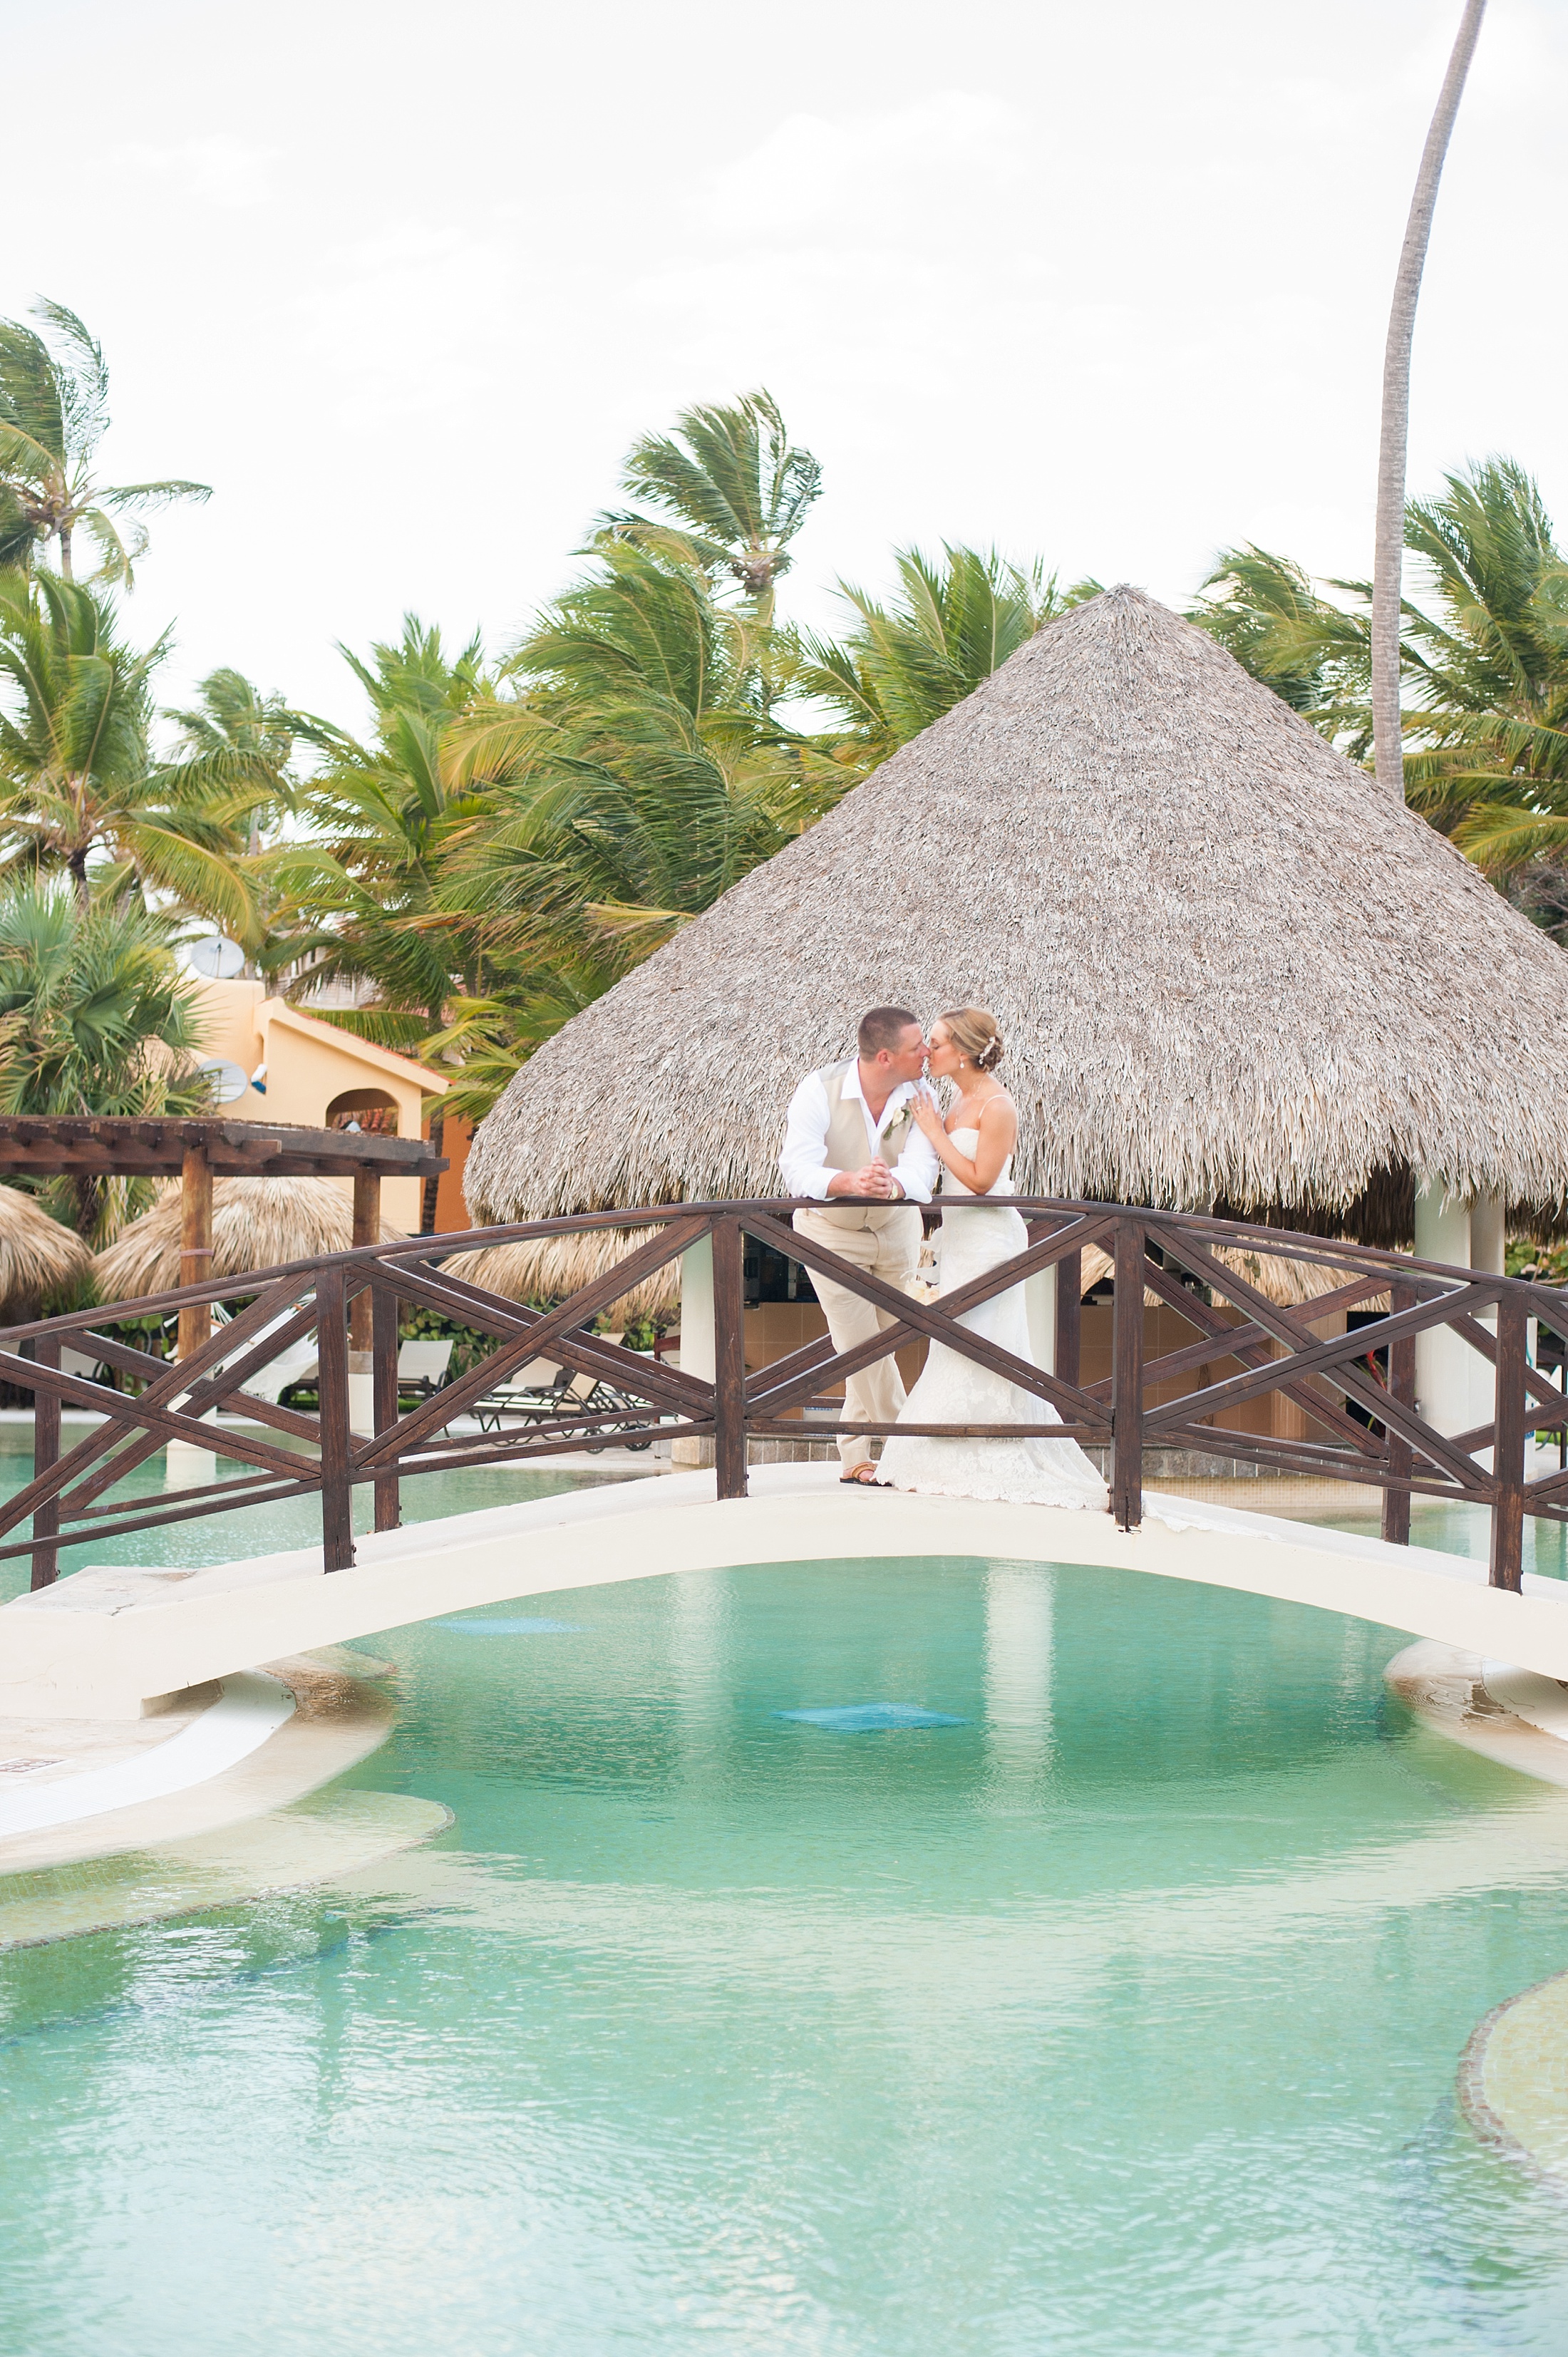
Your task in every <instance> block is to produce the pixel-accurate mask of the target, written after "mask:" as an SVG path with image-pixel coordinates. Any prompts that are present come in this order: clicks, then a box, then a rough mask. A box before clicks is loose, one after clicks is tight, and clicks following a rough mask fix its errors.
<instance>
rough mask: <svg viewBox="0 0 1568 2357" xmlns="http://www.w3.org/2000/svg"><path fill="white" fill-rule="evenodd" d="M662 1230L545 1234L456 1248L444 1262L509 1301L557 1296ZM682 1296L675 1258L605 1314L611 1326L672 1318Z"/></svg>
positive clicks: (588, 1279) (571, 1290)
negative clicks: (520, 1240)
mask: <svg viewBox="0 0 1568 2357" xmlns="http://www.w3.org/2000/svg"><path fill="white" fill-rule="evenodd" d="M658 1232H659V1231H658V1229H657V1228H639V1230H638V1232H637V1233H636V1235H635V1236H630V1237H628V1235H627V1234H626V1232H625V1231H624V1230H622V1229H619V1228H595V1229H591V1230H590V1231H589V1232H587V1233H586V1234H585V1235H575V1236H565V1237H561V1238H559V1239H557V1238H554V1237H545V1238H544V1239H542V1241H541V1242H540V1243H513V1244H492V1245H491V1246H490V1247H489V1250H488V1251H480V1252H466V1253H454V1254H453V1255H452V1258H451V1259H450V1260H449V1261H446V1263H445V1264H444V1266H445V1267H446V1271H447V1273H448V1274H449V1275H453V1276H460V1277H462V1278H464V1279H465V1280H466V1282H467V1284H469V1285H482V1286H485V1287H486V1288H487V1289H488V1290H489V1292H491V1293H502V1294H505V1296H506V1297H507V1298H508V1300H509V1301H542V1300H556V1299H559V1298H560V1297H562V1296H563V1295H564V1294H568V1293H575V1292H577V1291H578V1289H579V1288H580V1287H581V1286H585V1285H591V1284H592V1283H593V1281H594V1279H595V1277H596V1276H597V1275H599V1273H600V1271H601V1270H602V1269H606V1268H610V1267H613V1266H614V1265H615V1263H616V1262H617V1261H618V1260H623V1259H624V1258H625V1256H626V1254H628V1252H632V1251H635V1250H636V1248H637V1246H638V1245H639V1244H644V1243H647V1242H648V1241H649V1239H650V1237H651V1236H655V1235H657V1234H658ZM680 1299H681V1264H680V1262H679V1261H678V1260H672V1261H671V1262H669V1263H668V1264H667V1265H666V1266H664V1267H663V1268H660V1269H656V1270H655V1271H654V1273H653V1275H651V1276H650V1277H645V1278H644V1280H643V1282H642V1283H641V1284H640V1285H634V1286H633V1287H632V1289H631V1291H630V1292H629V1293H623V1294H622V1295H621V1297H620V1299H619V1300H618V1301H612V1302H611V1303H610V1305H609V1308H607V1310H606V1312H605V1316H606V1318H607V1321H608V1323H609V1324H610V1325H611V1326H629V1325H630V1324H631V1323H632V1322H633V1321H634V1320H637V1319H641V1318H663V1317H667V1316H668V1315H669V1314H670V1313H671V1311H672V1310H674V1309H675V1308H676V1307H677V1306H678V1304H679V1302H680Z"/></svg>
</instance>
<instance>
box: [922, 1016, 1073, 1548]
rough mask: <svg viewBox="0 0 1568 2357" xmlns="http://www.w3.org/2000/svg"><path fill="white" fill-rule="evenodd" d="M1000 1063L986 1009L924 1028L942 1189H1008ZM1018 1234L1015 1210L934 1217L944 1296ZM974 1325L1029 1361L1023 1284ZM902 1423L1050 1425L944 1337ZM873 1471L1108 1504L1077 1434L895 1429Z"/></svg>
mask: <svg viewBox="0 0 1568 2357" xmlns="http://www.w3.org/2000/svg"><path fill="white" fill-rule="evenodd" d="M1001 1061H1002V1034H1001V1032H1000V1030H999V1029H998V1028H997V1024H996V1017H994V1016H993V1014H991V1013H990V1012H989V1011H988V1009H986V1008H985V1007H983V1006H961V1007H959V1008H956V1009H955V1010H954V1011H953V1012H952V1013H951V1014H949V1015H944V1016H942V1017H940V1019H939V1020H938V1021H937V1022H935V1023H933V1024H932V1026H931V1046H930V1056H929V1069H930V1071H931V1073H932V1075H933V1077H935V1078H937V1079H939V1080H950V1081H952V1082H953V1083H954V1084H955V1086H956V1087H957V1089H958V1092H959V1093H958V1100H957V1102H956V1103H955V1104H954V1105H953V1108H952V1111H951V1112H950V1114H949V1115H948V1118H947V1122H946V1124H945V1125H944V1124H943V1121H942V1117H941V1115H940V1113H939V1112H938V1110H937V1106H936V1103H935V1100H934V1099H933V1098H932V1097H931V1096H930V1095H929V1093H927V1092H922V1093H921V1094H919V1095H918V1096H917V1097H916V1099H915V1102H914V1108H913V1110H914V1115H915V1119H916V1120H917V1122H918V1124H919V1125H920V1128H921V1129H922V1130H923V1131H924V1133H925V1135H927V1137H929V1139H930V1142H931V1144H932V1145H933V1146H935V1148H936V1150H937V1153H938V1154H939V1155H940V1157H941V1160H942V1163H943V1166H944V1168H945V1172H946V1176H945V1177H944V1179H943V1180H942V1189H943V1192H944V1193H945V1194H947V1195H949V1196H953V1195H970V1196H973V1195H992V1194H996V1195H1006V1194H1010V1193H1011V1192H1012V1183H1013V1148H1014V1146H1015V1143H1016V1141H1017V1136H1018V1108H1017V1106H1016V1105H1015V1103H1014V1102H1013V1100H1012V1098H1011V1097H1010V1096H1009V1095H1008V1093H1007V1092H1006V1090H1005V1089H1004V1087H1003V1085H1002V1083H1001V1082H1000V1081H997V1080H993V1078H992V1074H993V1072H994V1071H995V1069H996V1067H997V1065H998V1064H999V1063H1000V1062H1001ZM1025 1244H1026V1229H1025V1226H1024V1222H1023V1221H1022V1220H1021V1219H1020V1218H1019V1216H1018V1214H1017V1212H1016V1211H1012V1210H1010V1209H1009V1208H1007V1207H1006V1206H1005V1205H1004V1204H998V1205H997V1206H996V1208H995V1209H994V1210H987V1211H952V1212H949V1211H943V1213H942V1224H941V1229H940V1234H939V1237H938V1243H937V1249H938V1253H939V1254H940V1274H941V1290H942V1292H944V1293H952V1292H955V1291H956V1290H957V1288H958V1287H959V1286H961V1285H967V1284H968V1283H969V1282H970V1280H971V1279H972V1277H977V1276H982V1275H984V1273H985V1271H986V1270H987V1269H991V1268H994V1267H996V1265H998V1263H999V1262H1001V1261H1004V1260H1011V1259H1012V1258H1013V1257H1014V1256H1015V1254H1018V1253H1021V1252H1022V1251H1023V1250H1024V1248H1025ZM959 1323H960V1325H961V1326H967V1327H968V1328H969V1329H970V1330H971V1332H972V1333H974V1334H979V1335H982V1336H983V1337H984V1339H985V1340H987V1341H989V1342H995V1343H998V1344H1000V1346H1001V1347H1002V1349H1003V1350H1004V1351H1012V1353H1013V1354H1014V1356H1015V1358H1019V1359H1024V1360H1026V1361H1028V1362H1029V1363H1030V1364H1031V1365H1033V1364H1034V1363H1035V1361H1034V1353H1033V1352H1032V1351H1031V1350H1030V1348H1029V1329H1028V1320H1027V1318H1026V1313H1025V1308H1024V1293H1023V1288H1022V1286H1012V1287H1010V1288H1009V1290H1008V1291H1007V1292H1005V1293H996V1294H993V1296H992V1297H991V1299H990V1300H989V1301H984V1302H982V1303H981V1305H980V1307H979V1308H977V1309H966V1310H965V1311H964V1312H963V1313H962V1315H961V1318H960V1319H959ZM898 1421H899V1423H900V1424H1059V1423H1060V1421H1061V1418H1060V1417H1059V1416H1058V1414H1057V1412H1056V1409H1055V1408H1054V1407H1052V1406H1051V1405H1050V1403H1049V1402H1048V1401H1047V1400H1044V1399H1041V1398H1040V1397H1039V1395H1038V1394H1036V1393H1031V1392H1024V1391H1020V1390H1019V1389H1018V1388H1017V1387H1016V1385H1015V1384H1013V1383H1009V1382H1008V1380H1007V1378H1006V1376H1005V1375H998V1374H993V1373H992V1372H991V1370H990V1369H989V1368H987V1367H983V1366H981V1365H980V1364H979V1362H978V1361H976V1360H973V1359H966V1358H964V1357H963V1356H962V1355H961V1353H960V1352H959V1351H953V1350H950V1349H949V1348H948V1346H947V1345H946V1344H945V1343H943V1342H933V1343H932V1344H931V1346H930V1351H929V1356H928V1358H927V1360H926V1365H925V1370H924V1372H923V1373H922V1374H921V1376H920V1379H919V1381H918V1383H917V1384H916V1385H915V1388H914V1390H913V1391H912V1392H911V1393H910V1394H909V1396H908V1400H906V1402H905V1404H904V1405H903V1407H902V1408H901V1409H900V1410H899V1414H898ZM876 1470H877V1475H878V1478H879V1480H880V1482H881V1485H882V1486H883V1487H884V1488H886V1489H890V1490H920V1491H931V1492H934V1493H935V1494H936V1495H938V1496H942V1497H956V1498H1006V1499H1016V1500H1018V1501H1021V1502H1027V1503H1030V1504H1036V1505H1043V1506H1086V1507H1097V1508H1101V1509H1103V1508H1104V1507H1105V1505H1106V1504H1107V1496H1106V1489H1105V1484H1104V1482H1103V1481H1102V1480H1101V1478H1100V1476H1099V1474H1098V1473H1097V1472H1096V1471H1095V1469H1094V1468H1093V1466H1092V1465H1091V1464H1090V1460H1089V1458H1087V1457H1086V1456H1085V1455H1084V1453H1083V1451H1082V1449H1081V1448H1079V1445H1078V1443H1077V1442H1076V1441H1075V1440H1031V1439H1027V1438H1022V1439H1018V1440H960V1439H951V1440H940V1439H931V1438H924V1439H923V1438H920V1437H918V1436H917V1435H913V1434H911V1435H910V1436H909V1437H908V1438H907V1439H906V1438H905V1437H902V1436H901V1435H895V1437H893V1438H891V1439H890V1440H888V1441H886V1443H885V1444H884V1447H883V1450H882V1461H881V1463H880V1464H879V1465H878V1467H877V1469H876Z"/></svg>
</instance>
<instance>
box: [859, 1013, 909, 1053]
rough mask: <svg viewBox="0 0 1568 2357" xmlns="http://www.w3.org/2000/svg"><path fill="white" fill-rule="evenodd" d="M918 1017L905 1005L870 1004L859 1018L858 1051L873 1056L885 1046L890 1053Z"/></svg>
mask: <svg viewBox="0 0 1568 2357" xmlns="http://www.w3.org/2000/svg"><path fill="white" fill-rule="evenodd" d="M919 1020H920V1018H919V1017H918V1015H912V1014H911V1013H910V1011H909V1009H908V1007H907V1006H871V1007H868V1008H867V1009H866V1011H865V1014H864V1015H863V1016H862V1017H861V1018H860V1052H861V1054H862V1055H863V1056H875V1054H876V1053H877V1051H878V1049H882V1048H886V1049H887V1051H888V1053H889V1054H890V1055H891V1054H892V1053H893V1052H894V1050H895V1049H897V1045H898V1042H899V1040H900V1039H902V1038H903V1036H904V1034H905V1032H906V1031H907V1030H908V1028H909V1026H910V1024H911V1023H913V1024H916V1025H918V1023H919Z"/></svg>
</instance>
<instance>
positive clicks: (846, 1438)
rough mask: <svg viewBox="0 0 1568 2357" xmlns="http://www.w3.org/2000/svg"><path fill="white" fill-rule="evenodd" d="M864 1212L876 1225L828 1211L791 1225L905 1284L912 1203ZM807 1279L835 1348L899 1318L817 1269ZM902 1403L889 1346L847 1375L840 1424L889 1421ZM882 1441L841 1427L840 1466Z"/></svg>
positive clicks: (910, 1260)
mask: <svg viewBox="0 0 1568 2357" xmlns="http://www.w3.org/2000/svg"><path fill="white" fill-rule="evenodd" d="M866 1217H868V1218H869V1219H872V1220H875V1222H877V1224H876V1225H875V1227H854V1228H851V1227H842V1226H841V1225H840V1224H839V1222H837V1220H835V1219H834V1218H833V1217H832V1214H831V1213H829V1212H826V1211H797V1212H796V1214H795V1225H796V1227H797V1228H798V1229H799V1231H800V1234H801V1235H803V1236H810V1238H811V1242H812V1243H817V1244H825V1245H826V1246H827V1248H828V1250H829V1252H836V1253H838V1254H842V1256H843V1258H844V1259H845V1260H847V1261H851V1262H853V1263H854V1266H855V1267H856V1268H864V1269H865V1270H866V1271H867V1273H868V1274H869V1275H872V1276H879V1277H880V1278H881V1279H882V1281H883V1283H884V1284H885V1285H893V1286H903V1285H904V1284H905V1283H906V1282H907V1280H908V1278H909V1277H911V1276H912V1275H914V1273H915V1269H916V1266H917V1265H918V1261H919V1257H920V1237H921V1232H922V1228H921V1220H920V1214H919V1211H918V1209H917V1207H916V1206H915V1205H914V1204H913V1203H898V1204H893V1205H890V1206H889V1207H888V1209H887V1210H886V1211H872V1212H869V1213H867V1214H866ZM811 1283H812V1285H813V1286H815V1288H816V1294H817V1298H818V1300H819V1301H820V1302H821V1303H822V1308H823V1311H824V1312H825V1314H826V1317H827V1321H828V1333H829V1335H830V1337H831V1338H832V1346H833V1348H834V1350H835V1351H853V1350H854V1346H855V1344H856V1343H857V1342H864V1341H866V1340H869V1338H870V1337H871V1336H872V1335H873V1334H878V1333H881V1332H882V1331H883V1330H884V1329H886V1327H889V1326H892V1325H894V1324H896V1323H897V1320H896V1319H895V1318H893V1317H892V1316H891V1314H890V1313H889V1312H888V1311H887V1310H886V1309H879V1308H877V1307H876V1305H875V1303H874V1302H870V1301H867V1300H865V1297H863V1296H862V1295H860V1294H858V1293H852V1292H851V1291H850V1290H849V1287H848V1286H843V1285H835V1284H834V1283H833V1281H832V1277H830V1276H822V1275H819V1274H818V1273H817V1271H816V1270H815V1269H813V1270H812V1271H811ZM903 1405H904V1385H903V1383H902V1381H901V1380H900V1378H899V1373H898V1362H897V1360H896V1359H895V1358H894V1356H893V1354H892V1352H891V1351H889V1352H888V1354H887V1356H886V1358H885V1359H877V1360H875V1361H874V1362H873V1364H872V1365H870V1366H869V1367H863V1368H862V1369H861V1371H860V1372H859V1374H858V1375H851V1376H849V1377H848V1378H847V1379H846V1381H845V1383H844V1403H843V1422H844V1423H846V1424H892V1423H893V1422H894V1420H895V1419H896V1417H897V1414H898V1411H899V1409H900V1408H901V1407H902V1406H903ZM880 1446H881V1443H880V1442H879V1441H878V1442H873V1441H870V1440H857V1439H855V1437H854V1435H853V1434H851V1433H847V1432H846V1433H841V1435H840V1437H839V1444H838V1450H839V1456H840V1458H842V1459H843V1465H844V1468H845V1470H846V1471H847V1470H848V1469H849V1468H850V1467H851V1466H852V1465H864V1464H865V1462H866V1460H867V1459H868V1458H870V1457H871V1455H872V1453H873V1450H874V1448H880Z"/></svg>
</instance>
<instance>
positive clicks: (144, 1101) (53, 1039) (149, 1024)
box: [0, 877, 209, 1246]
mask: <svg viewBox="0 0 1568 2357" xmlns="http://www.w3.org/2000/svg"><path fill="white" fill-rule="evenodd" d="M200 1047H201V1035H200V1028H199V1021H198V1018H197V1016H196V1014H195V1012H194V1010H193V1007H192V1006H191V1003H190V1000H189V998H188V996H187V990H186V986H185V985H182V983H181V981H180V978H179V975H178V973H177V968H176V965H175V963H174V959H173V957H172V956H171V954H170V928H169V926H168V924H167V922H166V920H161V919H159V918H157V917H155V916H151V915H149V914H148V913H147V912H146V911H145V909H138V908H134V907H128V906H126V905H125V903H124V899H111V898H108V897H102V898H100V899H96V900H94V901H91V902H90V903H89V904H87V905H86V906H83V904H82V903H81V901H80V900H79V899H78V898H77V896H76V894H75V893H74V892H72V891H71V890H70V888H68V887H67V886H66V885H65V884H64V883H63V882H60V881H53V882H51V881H49V880H48V879H46V878H43V877H14V878H13V879H12V881H11V883H10V885H9V887H8V888H6V889H5V891H4V892H0V1112H5V1113H7V1114H88V1113H92V1114H138V1115H148V1114H179V1113H199V1112H201V1111H203V1110H204V1109H205V1108H206V1106H207V1104H208V1103H209V1095H208V1083H207V1082H206V1080H205V1079H204V1078H203V1077H202V1075H201V1074H200V1073H199V1071H197V1069H196V1058H197V1057H198V1055H199V1050H200ZM151 1191H152V1190H151V1187H150V1184H149V1183H148V1182H145V1181H143V1182H141V1184H140V1187H139V1189H138V1187H137V1186H136V1185H135V1184H134V1183H133V1182H131V1181H129V1180H126V1179H104V1178H96V1177H87V1176H82V1177H76V1178H70V1179H65V1178H62V1179H49V1180H48V1181H46V1182H44V1183H43V1184H42V1185H41V1186H40V1187H39V1188H38V1192H39V1193H40V1195H41V1196H42V1197H43V1199H44V1200H45V1202H46V1204H47V1206H48V1209H49V1210H50V1211H53V1212H54V1213H55V1215H56V1217H63V1218H66V1219H68V1220H69V1221H70V1223H71V1224H72V1225H73V1226H75V1227H77V1228H79V1229H80V1230H81V1233H82V1234H83V1235H84V1236H86V1237H87V1238H88V1240H89V1242H90V1243H93V1244H94V1246H96V1245H98V1244H100V1243H107V1242H108V1241H109V1239H110V1237H111V1236H112V1235H113V1233H114V1232H115V1231H116V1229H117V1228H118V1226H119V1225H120V1223H121V1222H123V1221H124V1219H126V1218H127V1217H133V1216H134V1213H135V1211H137V1210H138V1209H140V1208H142V1206H143V1203H144V1201H145V1200H150V1199H151Z"/></svg>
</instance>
